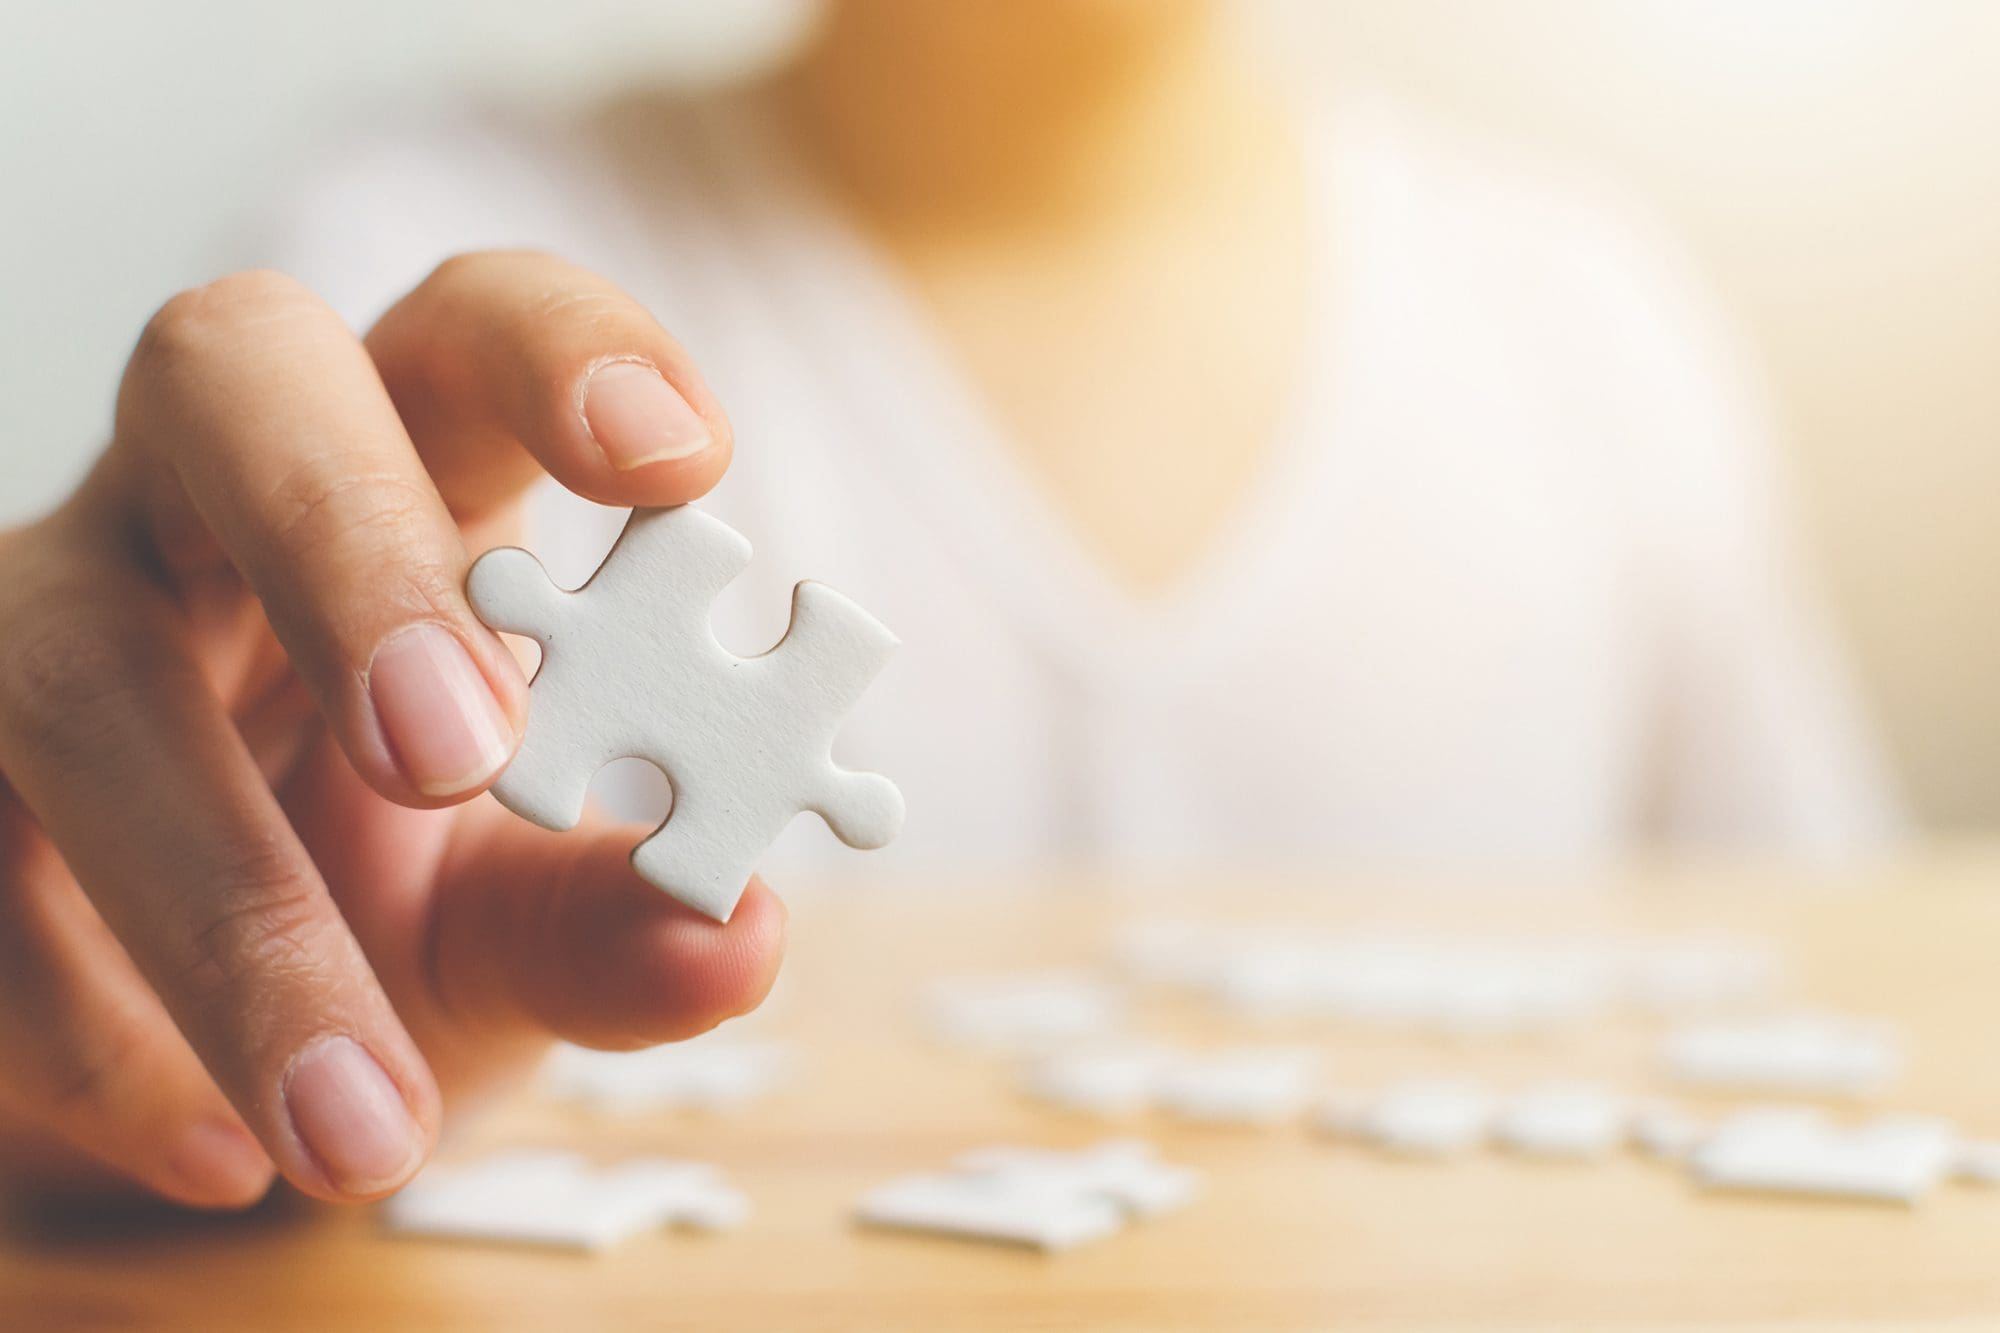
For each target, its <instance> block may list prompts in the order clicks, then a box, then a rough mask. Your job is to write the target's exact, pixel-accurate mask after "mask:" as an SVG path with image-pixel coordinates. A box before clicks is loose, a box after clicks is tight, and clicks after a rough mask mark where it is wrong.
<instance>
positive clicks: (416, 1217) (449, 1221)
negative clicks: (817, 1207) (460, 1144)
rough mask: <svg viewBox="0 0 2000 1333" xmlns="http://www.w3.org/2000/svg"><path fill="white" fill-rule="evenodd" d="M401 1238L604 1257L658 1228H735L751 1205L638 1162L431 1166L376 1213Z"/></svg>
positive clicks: (709, 1173) (502, 1158) (565, 1159)
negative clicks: (586, 1252) (585, 1252)
mask: <svg viewBox="0 0 2000 1333" xmlns="http://www.w3.org/2000/svg"><path fill="white" fill-rule="evenodd" d="M382 1208H383V1218H384V1221H385V1222H386V1223H387V1224H388V1227H389V1229H390V1230H391V1231H394V1232H397V1233H399V1234H403V1235H413V1236H432V1237H442V1238H448V1239H457V1240H476V1241H491V1242H496V1243H506V1244H517V1245H539V1246H546V1247H550V1248H554V1249H575V1250H604V1249H608V1248H610V1247H611V1246H613V1245H615V1244H617V1243H618V1242H620V1241H622V1240H625V1239H627V1238H628V1237H630V1236H633V1235H636V1234H638V1233H639V1232H641V1231H649V1230H653V1229H656V1228H659V1227H663V1226H670V1225H681V1226H689V1227H694V1228H697V1229H700V1230H704V1231H722V1230H728V1229H730V1228H732V1227H736V1226H740V1225H742V1223H743V1222H744V1220H745V1219H746V1218H747V1217H748V1216H749V1201H748V1200H746V1199H745V1198H744V1197H743V1195H742V1194H740V1193H738V1192H737V1191H736V1190H735V1189H732V1188H731V1187H730V1186H729V1185H728V1184H726V1183H725V1182H724V1181H723V1179H722V1177H721V1175H720V1174H719V1173H718V1172H717V1171H716V1170H715V1169H714V1168H712V1167H707V1166H701V1165H698V1164H696V1163H692V1162H676V1161H668V1160H666V1159H663V1158H636V1159H633V1160H630V1161H625V1162H619V1163H615V1164H613V1165H610V1166H604V1167H595V1166H592V1165H591V1164H590V1163H589V1162H588V1161H587V1160H585V1159H584V1158H583V1157H582V1156H581V1155H580V1154H577V1153H570V1152H510V1153H500V1154H497V1155H495V1156H492V1157H488V1158H485V1159H483V1160H481V1161H477V1162H472V1163H467V1164H465V1165H445V1164H438V1165H433V1166H431V1167H429V1168H428V1169H426V1170H425V1171H424V1172H423V1173H422V1174H421V1175H419V1176H418V1177H417V1178H416V1179H415V1180H413V1181H411V1182H410V1183H409V1184H408V1185H407V1186H405V1187H404V1188H403V1191H402V1192H401V1193H400V1194H398V1195H396V1196H395V1197H394V1198H392V1199H390V1200H389V1201H388V1202H387V1203H385V1204H384V1205H383V1206H382Z"/></svg>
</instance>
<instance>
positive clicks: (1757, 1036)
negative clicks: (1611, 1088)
mask: <svg viewBox="0 0 2000 1333" xmlns="http://www.w3.org/2000/svg"><path fill="white" fill-rule="evenodd" d="M1662 1053H1663V1056H1664V1059H1665V1062H1666V1066H1667V1070H1668V1072H1669V1073H1670V1074H1672V1075H1673V1076H1674V1077H1675V1078H1677V1079H1679V1080H1681V1081H1682V1082H1684V1083H1690V1084H1697V1085H1705V1086H1711V1087H1734V1088H1770V1089H1776V1090H1779V1091H1783V1092H1795V1093H1833V1094H1849V1095H1852V1094H1860V1093H1869V1092H1876V1091H1879V1090H1880V1089H1882V1088H1883V1087H1885V1086H1887V1085H1888V1084H1889V1083H1890V1082H1892V1081H1893V1080H1894V1079H1895V1077H1896V1075H1897V1074H1898V1072H1899V1071H1900V1070H1901V1068H1902V1051H1901V1048H1900V1046H1899V1044H1898V1042H1897V1041H1896V1038H1895V1034H1894V1033H1893V1032H1892V1031H1890V1030H1889V1029H1888V1028H1887V1027H1885V1026H1883V1025H1881V1024H1878V1023H1867V1022H1859V1021H1856V1020H1853V1019H1847V1018H1841V1017H1838V1016H1836V1015H1831V1014H1810V1013H1807V1014H1789V1015H1780V1016H1778V1017H1775V1018H1767V1019H1758V1020H1750V1021H1746V1022H1740V1023H1709V1024H1703V1025H1700V1026H1696V1027H1689V1028H1684V1029H1682V1030H1680V1031H1678V1032H1675V1033H1673V1034H1671V1035H1670V1036H1669V1037H1668V1038H1667V1040H1666V1043H1665V1045H1664V1047H1663V1052H1662Z"/></svg>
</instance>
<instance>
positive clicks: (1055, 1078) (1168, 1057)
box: [1022, 1043, 1179, 1116]
mask: <svg viewBox="0 0 2000 1333" xmlns="http://www.w3.org/2000/svg"><path fill="white" fill-rule="evenodd" d="M1178 1058H1179V1057H1178V1056H1177V1055H1176V1054H1175V1053H1174V1051H1173V1050H1172V1049H1170V1048H1169V1047H1165V1046H1158V1045H1152V1044H1145V1043H1129V1044H1124V1045H1100V1046H1086V1047H1083V1048H1081V1049H1078V1050H1068V1051H1061V1052H1059V1053H1057V1054H1054V1055H1050V1056H1045V1057H1043V1058H1042V1059H1039V1060H1037V1061H1035V1062H1034V1063H1033V1064H1031V1065H1029V1067H1028V1069H1027V1072H1026V1074H1025V1075H1024V1076H1023V1078H1022V1086H1023V1088H1024V1090H1025V1091H1026V1092H1027V1093H1028V1095H1029V1096H1031V1097H1034V1098H1036V1099H1037V1100H1039V1101H1044V1102H1047V1103H1049V1104H1050V1105H1052V1106H1060V1107H1062V1108H1063V1109H1065V1110H1069V1111H1083V1112H1087V1113H1089V1114H1091V1115H1099V1116H1124V1115H1136V1114H1138V1113H1139V1112H1141V1111H1144V1110H1146V1109H1147V1108H1149V1107H1151V1106H1152V1104H1153V1098H1154V1095H1155V1094H1156V1093H1157V1091H1158V1089H1159V1085H1160V1078H1161V1076H1162V1075H1164V1074H1165V1073H1166V1072H1167V1070H1168V1069H1169V1068H1170V1067H1171V1066H1172V1065H1173V1062H1174V1061H1175V1060H1176V1059H1178Z"/></svg>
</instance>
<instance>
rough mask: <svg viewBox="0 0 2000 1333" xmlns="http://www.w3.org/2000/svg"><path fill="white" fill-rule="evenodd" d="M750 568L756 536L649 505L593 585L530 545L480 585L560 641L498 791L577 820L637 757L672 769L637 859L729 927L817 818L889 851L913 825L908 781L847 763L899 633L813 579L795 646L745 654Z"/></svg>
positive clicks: (487, 566) (478, 570) (547, 823)
mask: <svg viewBox="0 0 2000 1333" xmlns="http://www.w3.org/2000/svg"><path fill="white" fill-rule="evenodd" d="M749 562H750V544H749V543H748V542H747V541H745V540H744V539H743V537H742V536H740V535H739V534H738V533H736V532H735V531H734V530H733V529H731V528H729V527H728V526H727V525H725V524H723V523H722V522H720V521H719V520H717V519H714V518H711V517H709V516H708V515H707V514H704V513H702V512H700V511H699V510H696V509H694V508H693V507H691V506H686V505H683V506H681V507H679V508H675V509H640V510H634V511H633V514H632V517H631V519H630V520H629V521H628V522H627V523H626V525H625V531H624V532H623V533H622V534H621V535H620V536H619V538H618V542H617V545H615V546H613V547H612V549H611V554H610V555H608V556H606V557H605V560H604V563H603V565H602V566H600V567H599V569H598V571H597V573H596V574H594V575H592V576H591V579H590V581H589V582H588V583H586V584H585V585H584V586H583V587H581V588H578V589H577V590H576V591H575V592H565V591H563V590H562V589H561V588H558V587H557V586H556V585H555V584H554V583H553V582H551V581H550V579H549V577H548V574H547V573H546V572H545V571H544V570H543V568H542V566H541V562H540V561H538V560H536V559H535V558H534V557H533V556H532V555H530V554H528V553H527V552H526V551H523V550H519V549H517V548H514V547H503V548H501V549H499V550H495V551H489V552H487V553H486V554H485V555H484V556H481V557H480V558H479V560H478V561H477V562H476V563H475V564H474V565H473V567H472V573H471V576H470V578H469V579H468V581H467V593H468V596H469V597H470V599H471V602H472V607H473V610H475V611H477V612H478V613H479V616H480V618H481V619H483V620H484V621H485V622H486V623H487V624H488V625H490V626H492V627H493V628H494V629H497V630H506V631H508V632H511V633H516V634H525V635H528V636H530V637H532V638H534V639H536V640H537V641H538V642H540V644H541V645H542V665H541V670H540V671H538V672H537V673H536V675H535V680H534V685H533V695H532V704H531V707H530V710H529V717H528V728H527V733H526V735H525V736H523V738H522V741H521V748H520V750H519V751H518V752H517V753H516V754H515V756H514V760H513V762H512V763H510V764H509V765H508V766H507V768H506V770H505V771H504V772H502V773H501V775H500V778H499V780H498V781H497V782H495V783H494V784H493V794H494V796H495V797H497V798H498V799H499V801H500V803H501V804H502V805H504V806H506V807H507V808H508V809H509V810H512V811H513V812H514V813H515V814H518V815H520V816H521V817H522V818H524V819H528V820H531V821H533V822H534V823H537V824H540V825H541V826H542V827H544V828H550V829H569V828H574V827H575V826H576V824H577V821H578V820H580V819H581V818H582V817H583V805H584V794H585V792H586V790H587V789H588V788H589V786H590V780H591V778H592V777H593V776H594V775H595V774H596V772H597V770H598V769H600V768H602V767H604V765H606V764H608V763H610V762H611V761H612V760H614V759H623V758H628V757H636V758H640V759H644V760H647V761H648V762H650V763H652V764H655V765H657V766H658V767H659V768H660V770H661V771H662V772H664V773H665V774H666V775H667V780H668V782H669V783H670V784H671V785H672V787H673V808H672V810H671V811H670V813H669V814H668V816H667V821H666V823H665V824H663V825H662V826H661V827H660V829H659V830H657V831H656V832H655V833H654V834H653V835H652V836H651V837H649V838H647V839H645V840H644V841H643V842H641V843H640V844H639V845H638V847H636V848H635V849H634V850H633V852H632V865H633V868H634V869H636V870H637V871H638V872H639V874H640V875H641V876H642V877H644V878H645V879H646V880H647V881H648V882H649V883H652V884H654V885H657V886H658V887H659V888H661V889H663V890H665V891H666V892H667V893H668V894H670V895H672V896H673V897H674V898H677V899H679V900H680V901H681V902H683V903H686V904H687V905H688V906H690V907H692V908H694V909H695V910H696V911H699V912H701V913H703V914H705V915H707V916H710V917H713V918H715V919H716V920H718V921H726V920H728V919H729V914H730V913H731V912H732V911H734V910H735V907H736V901H737V899H738V898H739V897H740V896H741V895H742V892H743V887H744V885H745V884H746V883H747V882H748V881H749V878H750V873H751V871H752V870H753V869H754V868H755V864H756V860H757V858H758V856H759V855H761V854H762V853H763V852H764V850H765V849H766V848H767V847H769V846H770V845H771V843H772V841H773V840H774V839H776V837H777V836H778V834H779V833H780V832H781V831H783V829H784V827H785V825H786V824H788V823H789V822H791V819H792V816H793V815H795V814H797V813H798V812H799V811H801V810H811V811H813V812H814V813H816V814H818V815H819V816H820V817H821V818H823V819H825V820H826V822H827V825H828V827H830V828H831V829H832V830H833V832H834V834H835V835H836V836H838V837H839V838H840V840H841V841H842V842H845V843H846V844H847V845H848V846H850V847H862V848H868V847H880V846H882V845H883V844H885V843H887V842H888V841H889V840H890V839H891V838H893V837H894V836H895V835H896V832H897V830H898V829H900V828H901V827H902V822H903V797H902V794H901V793H900V792H898V791H897V790H896V787H895V785H894V784H893V783H891V782H890V781H889V780H888V779H887V778H884V777H881V776H879V775H877V774H874V773H854V772H850V771H848V770H846V769H843V768H841V767H839V766H838V765H836V764H835V763H834V762H833V758H832V755H831V753H830V751H831V747H832V744H833V737H834V733H835V731H836V730H838V728H839V725H840V720H841V718H842V717H843V716H845V715H846V713H847V712H848V710H849V709H851V708H853V706H854V705H855V703H856V702H857V701H859V699H860V697H861V693H862V691H863V690H864V689H866V688H867V686H868V683H869V682H870V681H871V680H873V679H874V678H875V675H876V673H878V672H879V671H880V670H881V669H882V667H883V665H884V664H885V663H886V662H887V661H888V659H889V655H890V653H891V652H892V651H893V650H894V649H895V647H896V638H895V636H894V635H892V634H891V633H889V631H888V630H887V629H885V628H883V626H882V625H881V623H880V622H878V621H877V620H876V619H875V618H874V617H873V616H871V615H869V614H868V613H867V612H866V611H864V610H862V609H861V608H860V607H859V606H857V605H855V604H854V603H853V602H851V601H849V600H848V599H847V598H845V597H843V596H841V595H840V594H839V593H837V592H835V591H834V590H833V589H831V588H829V587H827V586H826V585H824V584H820V583H801V584H799V585H798V586H797V587H796V588H794V589H793V590H792V621H791V626H790V628H789V629H788V630H787V631H786V632H785V636H784V638H783V639H781V640H780V641H779V642H778V644H777V646H776V647H774V648H772V649H771V650H770V651H769V652H766V653H764V654H763V655H761V656H758V657H748V658H744V657H737V656H736V655H735V654H733V653H731V652H729V651H728V650H727V649H725V648H723V646H722V645H721V644H720V643H718V642H717V641H716V638H715V634H714V632H713V630H712V629H711V628H710V627H709V621H708V613H709V607H710V605H711V604H712V603H713V602H714V600H715V598H716V596H717V595H718V594H720V593H721V591H722V590H723V588H724V587H726V586H727V585H728V584H729V582H730V580H732V579H733V578H735V577H736V575H737V574H739V573H741V572H742V571H743V568H744V567H745V566H746V565H748V564H749Z"/></svg>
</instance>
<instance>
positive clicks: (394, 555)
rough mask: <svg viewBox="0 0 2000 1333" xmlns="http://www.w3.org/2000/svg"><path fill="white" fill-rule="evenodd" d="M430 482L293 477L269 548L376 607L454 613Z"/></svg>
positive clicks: (278, 498) (309, 470)
mask: <svg viewBox="0 0 2000 1333" xmlns="http://www.w3.org/2000/svg"><path fill="white" fill-rule="evenodd" d="M442 507H443V506H442V501H440V500H439V498H438V496H437V493H436V491H435V490H433V489H432V488H431V486H430V483H429V481H428V480H427V479H422V478H412V477H408V476H404V475H402V474H401V473H398V472H393V471H382V470H372V469H364V470H359V471H347V472H336V473H328V472H327V470H326V469H325V468H323V467H319V466H310V465H309V466H308V467H306V468H303V469H300V470H298V471H295V472H293V473H292V474H291V475H290V476H288V477H287V478H286V479H285V480H284V481H283V482H282V483H281V484H280V486H279V488H278V491H277V492H276V494H275V495H274V496H273V505H272V508H273V512H274V515H275V517H274V518H273V521H272V528H271V544H272V549H273V550H274V551H275V552H276V553H277V555H278V558H279V559H280V560H282V561H283V562H285V563H286V564H287V565H288V566H290V567H291V568H293V569H329V568H330V569H332V570H333V571H335V573H336V577H338V578H339V579H340V580H341V581H342V582H343V583H362V584H365V585H366V586H367V588H368V589H369V597H370V599H371V601H375V602H380V601H382V600H383V599H385V598H386V599H389V600H391V601H393V602H395V603H396V604H398V605H404V606H408V607H410V608H412V609H418V610H436V609H442V608H448V607H450V606H451V605H452V604H453V601H454V599H455V597H456V594H457V586H458V585H457V579H456V578H454V577H453V576H452V574H451V573H450V571H449V570H447V569H446V568H445V567H444V566H443V564H442V563H441V562H440V560H439V558H438V541H437V537H438V534H439V533H440V532H441V531H443V530H445V528H446V527H447V526H448V525H449V518H448V517H447V516H446V515H445V514H444V513H443V512H442Z"/></svg>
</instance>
